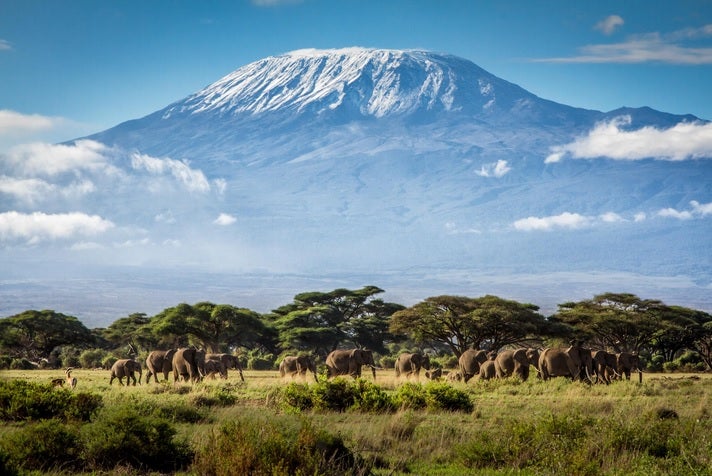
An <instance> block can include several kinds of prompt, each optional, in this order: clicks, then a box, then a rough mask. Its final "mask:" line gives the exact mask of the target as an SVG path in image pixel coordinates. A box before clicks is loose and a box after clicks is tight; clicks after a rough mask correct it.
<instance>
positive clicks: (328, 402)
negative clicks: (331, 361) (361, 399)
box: [313, 377, 356, 412]
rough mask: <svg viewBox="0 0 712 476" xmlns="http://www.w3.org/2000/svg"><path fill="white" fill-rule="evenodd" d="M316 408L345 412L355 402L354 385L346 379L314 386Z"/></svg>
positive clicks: (337, 379)
mask: <svg viewBox="0 0 712 476" xmlns="http://www.w3.org/2000/svg"><path fill="white" fill-rule="evenodd" d="M313 395H314V397H313V401H314V408H315V409H317V410H335V411H339V412H343V411H344V410H346V409H347V408H349V407H351V406H352V405H353V404H354V403H355V402H356V400H355V396H354V395H355V391H354V387H353V385H351V383H350V382H349V381H347V380H346V379H344V378H338V377H337V378H335V379H333V380H324V381H322V382H319V383H318V384H316V385H314V390H313Z"/></svg>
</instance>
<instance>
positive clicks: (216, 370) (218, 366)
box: [205, 359, 227, 380]
mask: <svg viewBox="0 0 712 476" xmlns="http://www.w3.org/2000/svg"><path fill="white" fill-rule="evenodd" d="M215 374H219V375H220V378H223V379H226V378H227V369H226V368H225V364H223V363H222V361H220V360H213V359H207V360H206V361H205V378H208V377H209V378H211V379H213V380H215Z"/></svg>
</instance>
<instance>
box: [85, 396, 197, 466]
mask: <svg viewBox="0 0 712 476" xmlns="http://www.w3.org/2000/svg"><path fill="white" fill-rule="evenodd" d="M175 435H176V430H175V429H174V428H173V426H172V425H171V424H170V423H169V422H168V421H167V420H165V419H163V418H158V417H155V416H141V415H139V414H138V412H137V411H136V410H135V409H133V408H132V407H129V406H126V405H119V406H116V407H113V408H107V409H104V410H103V411H102V412H101V413H100V414H99V415H98V417H97V419H96V421H94V422H93V423H89V424H87V425H84V426H83V427H82V429H81V438H82V442H83V447H84V449H83V453H82V456H83V458H84V460H85V461H86V463H87V465H88V467H89V468H91V469H92V470H101V469H111V468H114V467H115V466H118V465H122V466H124V465H128V466H132V467H136V468H148V469H151V470H156V471H176V470H178V469H182V468H185V467H187V465H188V464H189V462H190V460H191V458H192V455H191V452H190V449H189V447H188V444H187V443H185V442H179V441H177V440H176V439H175Z"/></svg>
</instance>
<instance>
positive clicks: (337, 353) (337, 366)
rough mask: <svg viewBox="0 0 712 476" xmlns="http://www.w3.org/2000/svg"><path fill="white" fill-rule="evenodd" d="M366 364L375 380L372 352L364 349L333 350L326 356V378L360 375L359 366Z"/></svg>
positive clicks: (356, 376) (355, 376)
mask: <svg viewBox="0 0 712 476" xmlns="http://www.w3.org/2000/svg"><path fill="white" fill-rule="evenodd" d="M364 365H368V366H369V367H371V372H373V379H374V380H376V365H375V364H374V363H373V352H372V351H370V350H365V349H350V350H334V351H332V352H331V353H330V354H329V355H328V356H327V357H326V378H331V377H336V376H337V375H351V376H352V377H353V378H358V377H361V367H362V366H364Z"/></svg>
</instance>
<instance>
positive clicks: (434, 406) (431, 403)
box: [425, 382, 474, 413]
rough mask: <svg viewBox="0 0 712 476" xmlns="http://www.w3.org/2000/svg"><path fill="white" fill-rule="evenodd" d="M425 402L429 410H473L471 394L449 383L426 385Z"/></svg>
mask: <svg viewBox="0 0 712 476" xmlns="http://www.w3.org/2000/svg"><path fill="white" fill-rule="evenodd" d="M425 402H426V404H427V406H428V409H429V410H447V411H451V412H456V411H460V412H468V413H469V412H472V410H473V409H474V404H473V403H472V401H471V400H470V396H469V395H468V394H467V393H466V392H464V391H462V390H458V389H456V388H454V387H451V386H450V385H448V384H447V383H439V382H432V383H429V384H427V385H425Z"/></svg>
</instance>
